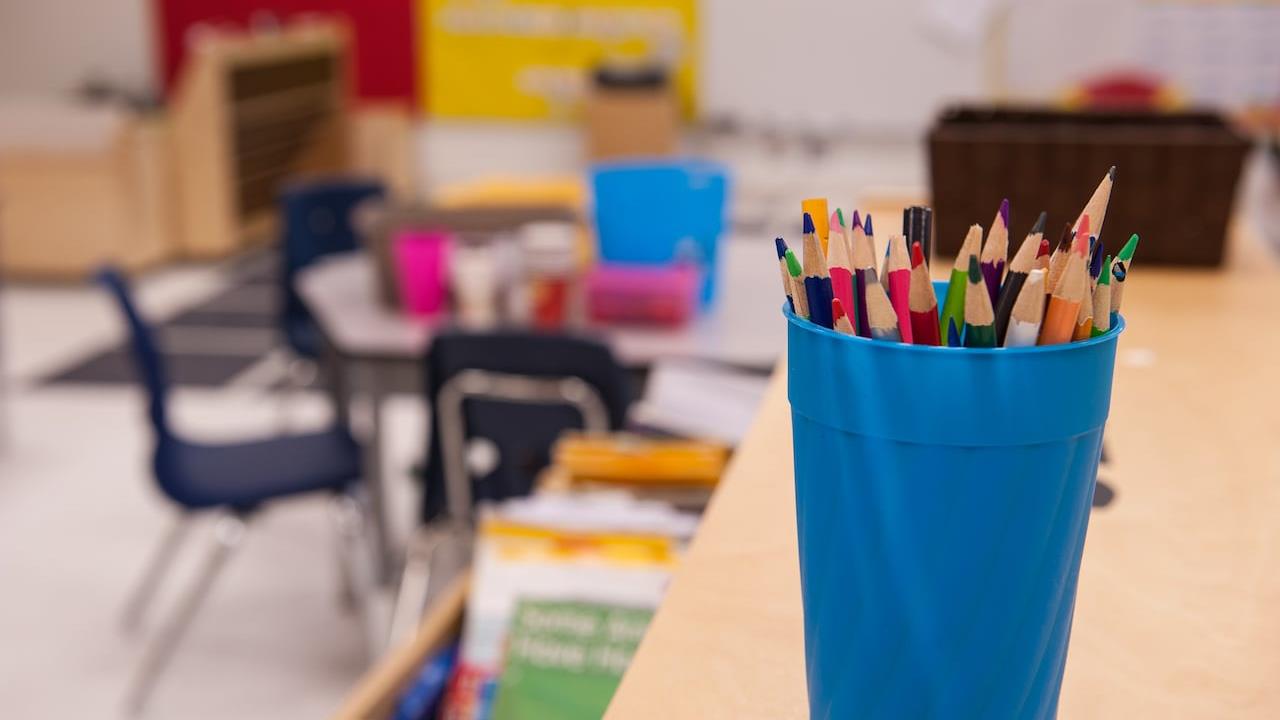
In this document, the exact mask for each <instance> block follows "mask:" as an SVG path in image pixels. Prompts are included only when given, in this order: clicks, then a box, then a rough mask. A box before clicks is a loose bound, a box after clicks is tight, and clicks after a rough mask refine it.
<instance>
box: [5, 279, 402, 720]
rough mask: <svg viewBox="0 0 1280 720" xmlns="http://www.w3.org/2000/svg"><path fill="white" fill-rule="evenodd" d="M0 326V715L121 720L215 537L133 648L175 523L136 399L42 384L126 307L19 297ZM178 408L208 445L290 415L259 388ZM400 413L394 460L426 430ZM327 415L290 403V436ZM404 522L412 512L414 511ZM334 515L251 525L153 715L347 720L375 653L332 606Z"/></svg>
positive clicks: (189, 292) (314, 405)
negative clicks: (145, 572) (131, 625)
mask: <svg viewBox="0 0 1280 720" xmlns="http://www.w3.org/2000/svg"><path fill="white" fill-rule="evenodd" d="M220 283H221V273H220V271H219V270H218V269H217V268H207V267H206V268H191V267H188V268H180V269H177V270H171V271H165V272H163V273H158V274H155V275H152V276H150V277H148V278H146V279H145V280H144V281H142V282H141V283H140V284H139V288H138V289H139V294H140V295H141V298H142V304H143V305H144V308H145V310H146V311H147V312H148V313H149V314H150V315H152V316H163V315H164V314H166V313H168V312H172V311H174V310H176V309H177V308H178V307H181V306H183V305H185V304H188V303H189V302H191V301H192V300H193V299H196V298H199V297H201V296H204V295H208V294H211V293H212V292H214V291H215V290H216V289H218V288H219V287H221V284H220ZM0 327H2V328H3V336H2V337H3V340H2V341H0V350H2V351H3V355H0V358H2V359H3V363H4V365H3V368H4V373H3V374H2V375H0V377H2V378H5V386H4V388H5V391H4V393H3V395H2V396H0V397H2V398H3V399H0V417H3V421H0V426H2V427H3V428H4V429H3V430H0V436H2V437H3V440H0V548H3V549H2V550H0V597H2V598H3V600H0V609H2V611H0V643H2V644H3V648H4V649H3V652H0V704H2V705H3V707H4V710H3V712H0V715H3V716H4V717H12V718H63V717H66V718H71V717H93V718H100V717H107V718H109V717H120V716H123V715H124V713H123V699H124V695H125V692H126V689H127V687H128V684H129V680H130V677H131V674H132V671H133V667H134V664H135V662H136V661H137V660H138V658H139V657H140V655H141V651H142V648H143V647H144V643H145V642H146V640H147V639H148V637H149V636H150V635H149V634H150V632H151V631H152V630H154V628H155V626H156V623H157V621H158V620H160V619H162V618H163V617H164V616H165V614H166V613H167V611H169V610H170V609H171V607H172V601H173V599H174V597H175V594H176V591H178V590H180V589H182V588H183V587H184V584H185V582H186V580H188V579H189V578H190V577H191V575H192V571H193V570H194V569H195V566H196V564H197V563H198V562H199V561H200V560H201V559H202V557H203V553H204V551H205V550H206V548H207V543H208V541H209V539H210V531H211V529H212V528H211V525H210V524H209V523H207V522H206V523H204V524H202V525H201V526H199V527H198V528H197V530H196V531H195V532H193V533H192V534H191V535H190V537H189V538H188V541H187V545H186V546H185V547H184V553H183V555H182V560H183V562H182V564H181V565H179V566H178V567H177V568H175V571H174V573H173V574H172V575H171V576H170V578H169V582H168V583H166V585H165V586H164V588H163V590H162V593H161V595H160V596H159V597H158V598H157V601H156V603H155V604H154V605H153V608H152V613H151V614H150V615H149V616H148V622H146V624H145V625H144V627H143V628H142V630H141V632H139V633H138V634H137V635H136V636H126V635H125V634H124V633H123V632H122V631H121V629H120V625H119V612H120V610H121V607H122V605H123V602H124V599H125V597H126V595H127V593H128V591H129V589H130V588H131V587H132V585H133V583H134V581H135V580H136V579H137V578H138V575H139V573H140V572H141V570H142V568H143V566H144V563H145V561H146V559H147V558H148V556H149V553H150V552H151V551H152V549H153V547H154V545H155V543H157V542H158V541H159V540H160V537H161V535H162V534H163V532H164V531H165V529H166V528H167V527H168V524H169V522H170V520H171V519H172V508H171V507H170V506H169V505H168V504H167V503H166V502H165V500H164V499H163V498H162V497H161V496H160V494H159V493H158V491H157V490H155V489H154V488H153V487H152V482H151V478H150V474H149V469H148V463H149V457H148V454H149V448H150V437H149V434H148V430H147V425H146V424H145V416H144V414H143V406H142V399H141V396H140V395H139V394H138V393H137V391H135V390H133V389H126V388H122V387H118V386H117V387H107V386H103V387H70V386H60V387H55V388H46V387H38V386H36V384H35V383H34V382H33V381H34V380H35V378H36V377H37V376H38V375H39V374H42V373H47V372H49V371H50V370H53V369H55V368H57V367H60V366H62V365H63V364H65V363H67V362H69V361H71V360H74V359H77V358H80V357H83V356H85V355H87V354H88V353H90V352H92V351H93V350H94V349H97V348H100V347H103V346H106V345H107V344H110V343H111V342H112V341H113V338H117V337H119V336H120V335H119V333H120V332H121V329H122V328H121V326H120V324H119V322H118V320H117V318H116V316H115V314H114V308H113V307H112V306H111V305H109V304H108V302H107V299H106V297H105V295H103V294H102V293H101V292H99V291H96V290H94V289H92V288H88V287H24V286H17V287H8V288H5V289H4V290H3V291H2V292H0ZM173 410H174V411H175V415H176V418H175V420H176V423H177V425H178V426H179V427H180V428H182V429H183V430H184V431H187V432H188V433H190V434H193V435H198V436H200V437H205V438H223V437H234V436H237V435H251V434H255V433H258V432H270V431H271V430H273V429H276V428H278V427H279V425H280V422H281V415H280V405H279V403H278V402H277V401H276V400H275V399H273V398H271V397H268V396H267V395H266V394H265V393H263V392H262V391H261V390H260V389H257V388H255V387H253V386H252V385H249V384H248V383H239V384H237V387H234V388H232V389H229V390H228V389H220V390H212V391H194V390H183V391H180V392H178V393H177V394H176V396H175V397H174V399H173ZM391 412H392V413H393V414H395V416H396V418H397V419H398V420H399V422H395V423H388V426H389V428H390V430H391V432H390V437H389V438H388V440H389V442H388V445H389V446H394V447H392V452H391V454H392V455H393V457H401V458H403V459H404V460H408V459H409V458H412V456H413V454H414V453H415V452H417V451H418V450H419V449H420V448H421V443H422V440H421V437H422V435H421V434H419V432H418V430H419V429H420V427H421V425H420V420H419V419H418V418H416V417H415V413H414V412H413V411H412V408H407V409H406V408H400V409H399V410H398V411H397V408H395V407H393V408H391ZM326 414H327V408H326V407H325V403H324V401H323V398H321V397H318V396H317V397H304V398H301V399H300V400H299V401H298V402H296V403H294V404H292V405H290V406H289V424H290V426H292V427H294V428H296V429H302V428H304V427H308V426H314V425H318V424H320V423H323V422H324V420H325V416H326ZM397 448H398V449H397ZM404 464H405V463H404V462H401V463H399V465H400V466H403V465H404ZM408 485H409V483H407V482H405V483H403V486H404V489H405V490H407V489H408ZM400 509H401V510H402V511H404V512H403V513H402V514H404V515H406V516H407V514H408V513H409V512H411V511H412V503H411V501H410V500H404V499H402V501H401V502H400ZM328 510H329V508H328V506H327V502H326V500H325V499H323V498H317V499H315V500H302V501H298V502H295V503H291V504H288V505H286V506H284V507H280V508H276V509H272V510H271V511H269V512H266V513H264V514H262V515H261V516H260V517H257V518H256V519H255V520H254V521H253V523H252V524H251V526H250V529H249V534H248V536H247V539H246V542H245V544H244V546H243V548H242V550H241V552H240V553H239V554H237V555H236V556H235V557H234V558H233V559H232V561H231V562H230V563H229V565H228V566H227V568H226V570H225V572H224V574H223V576H222V577H221V578H220V579H219V581H218V583H217V584H216V585H215V587H214V589H213V591H212V593H211V594H210V596H209V597H208V602H207V604H206V605H205V606H204V607H203V608H202V610H201V613H200V615H199V616H198V617H197V618H196V621H195V623H194V625H193V626H192V629H191V632H190V634H189V635H188V636H187V637H186V638H185V639H184V641H183V643H182V645H181V646H180V647H179V649H178V652H177V654H176V655H175V658H174V661H173V662H172V663H171V664H170V666H169V667H168V669H167V672H166V674H165V675H164V677H163V678H162V680H161V682H160V685H159V687H158V688H157V690H156V692H155V694H154V695H153V697H152V702H151V704H150V706H149V708H148V710H147V713H146V716H147V717H153V718H244V719H248V718H264V719H266V718H271V719H273V720H276V719H281V718H318V717H326V716H327V715H329V714H330V713H332V712H333V710H335V709H336V707H337V706H338V704H339V703H340V701H341V699H342V698H343V696H344V694H345V693H346V692H347V691H348V690H349V689H350V687H351V685H352V684H353V682H354V681H355V680H356V678H357V677H358V676H359V674H360V673H361V671H362V670H363V669H364V667H365V662H366V658H367V651H366V646H365V636H364V634H363V632H362V629H361V624H360V620H359V618H358V617H357V616H356V615H353V614H349V613H345V612H344V611H343V610H341V609H340V606H339V603H338V596H337V588H338V579H337V564H336V559H335V542H336V535H335V533H334V531H333V528H332V525H331V522H330V517H329V513H328Z"/></svg>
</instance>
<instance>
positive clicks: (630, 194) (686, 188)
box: [591, 158, 729, 302]
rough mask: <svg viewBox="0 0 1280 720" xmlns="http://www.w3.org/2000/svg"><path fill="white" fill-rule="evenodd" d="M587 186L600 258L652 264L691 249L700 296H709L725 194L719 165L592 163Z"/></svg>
mask: <svg viewBox="0 0 1280 720" xmlns="http://www.w3.org/2000/svg"><path fill="white" fill-rule="evenodd" d="M591 186H592V201H593V210H594V217H595V225H596V237H597V238H598V239H599V243H600V259H602V260H604V261H607V262H618V263H643V264H651V265H652V264H663V263H669V262H671V261H672V260H675V259H676V258H677V256H678V255H679V254H681V253H686V252H693V253H696V254H697V257H695V258H691V259H694V260H697V261H698V262H699V263H700V264H701V265H703V267H704V268H705V269H706V270H707V272H706V276H705V277H706V279H705V281H704V284H703V301H704V302H709V301H710V299H711V297H712V295H713V294H714V292H715V273H714V272H713V271H714V269H715V266H716V255H717V247H718V245H719V242H718V240H719V238H720V236H721V234H723V232H724V224H725V215H726V213H727V204H728V196H729V172H728V170H727V169H726V168H725V167H724V166H723V165H720V164H718V163H715V162H711V161H707V160H698V159H692V158H683V159H670V160H626V161H619V162H611V163H602V164H598V165H595V166H593V167H592V168H591ZM657 208H661V211H655V209H657Z"/></svg>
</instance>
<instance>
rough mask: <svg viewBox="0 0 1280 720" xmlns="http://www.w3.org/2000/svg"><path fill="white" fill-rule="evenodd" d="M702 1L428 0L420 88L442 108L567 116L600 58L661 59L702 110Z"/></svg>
mask: <svg viewBox="0 0 1280 720" xmlns="http://www.w3.org/2000/svg"><path fill="white" fill-rule="evenodd" d="M697 1H698V0H419V5H418V23H419V28H418V30H419V32H418V58H419V60H418V62H419V63H420V64H419V67H418V78H419V82H420V83H423V87H420V88H419V93H418V96H419V97H421V98H423V100H424V102H425V104H426V109H427V111H429V112H430V113H431V114H433V115H436V116H441V117H490V118H525V119H533V118H557V117H567V116H569V115H570V114H572V113H574V112H576V110H577V108H578V107H579V106H580V104H581V99H582V96H583V92H584V90H585V88H586V84H587V80H588V72H589V71H590V69H591V68H592V67H594V66H595V65H596V64H597V63H599V62H601V61H624V62H625V61H635V60H656V61H658V62H660V63H662V64H664V65H666V66H668V67H674V68H675V75H674V81H675V86H676V90H677V92H678V94H679V97H680V103H681V107H682V108H683V110H684V114H685V116H686V117H689V116H692V114H693V111H694V109H695V105H694V89H695V64H696V56H697V48H696V38H697V34H696V33H695V29H696V19H697V11H696V6H697Z"/></svg>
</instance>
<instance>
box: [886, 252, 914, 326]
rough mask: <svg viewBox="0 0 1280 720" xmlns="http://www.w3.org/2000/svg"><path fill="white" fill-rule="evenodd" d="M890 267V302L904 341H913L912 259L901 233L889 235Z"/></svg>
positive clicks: (887, 265)
mask: <svg viewBox="0 0 1280 720" xmlns="http://www.w3.org/2000/svg"><path fill="white" fill-rule="evenodd" d="M885 267H886V268H887V269H888V270H887V272H886V273H885V274H886V275H887V276H888V284H889V303H890V304H891V305H893V310H894V313H895V314H896V315H897V316H898V331H899V332H900V333H902V342H904V343H911V342H914V341H913V340H912V333H911V260H910V258H909V257H908V256H907V239H906V238H905V237H903V236H901V235H892V236H890V237H889V260H888V262H887V263H886V264H885Z"/></svg>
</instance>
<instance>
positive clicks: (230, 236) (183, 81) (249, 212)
mask: <svg viewBox="0 0 1280 720" xmlns="http://www.w3.org/2000/svg"><path fill="white" fill-rule="evenodd" d="M347 73H348V68H347V37H346V33H345V31H344V30H343V29H342V27H341V26H338V25H333V24H328V23H324V24H321V23H311V24H303V25H298V26H293V27H290V28H287V29H285V30H282V31H279V32H273V33H268V34H236V35H219V34H211V35H209V36H207V37H204V38H199V39H197V40H196V41H195V44H194V47H193V48H192V51H191V55H190V57H189V60H188V62H187V65H186V68H185V70H184V71H183V74H182V76H181V78H180V79H179V83H178V90H177V93H176V94H175V96H174V98H173V102H172V105H171V110H170V117H171V122H172V125H173V157H174V164H175V173H176V176H177V186H178V191H179V195H180V198H179V202H178V207H179V209H180V212H179V215H180V218H181V222H180V238H181V247H182V251H183V253H184V254H185V255H186V256H188V257H192V258H212V257H221V256H225V255H228V254H230V253H233V252H235V251H237V250H239V249H241V248H244V247H246V246H249V245H251V244H254V243H257V242H263V241H265V240H269V239H270V238H271V237H273V235H274V231H275V226H276V223H275V205H276V194H277V193H278V192H279V190H280V188H281V187H282V185H283V184H284V183H286V182H288V181H290V180H292V179H295V178H300V177H305V176H308V175H323V174H329V173H334V172H338V171H341V170H343V169H345V168H346V167H348V132H349V131H348V91H347V88H348V82H347Z"/></svg>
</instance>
